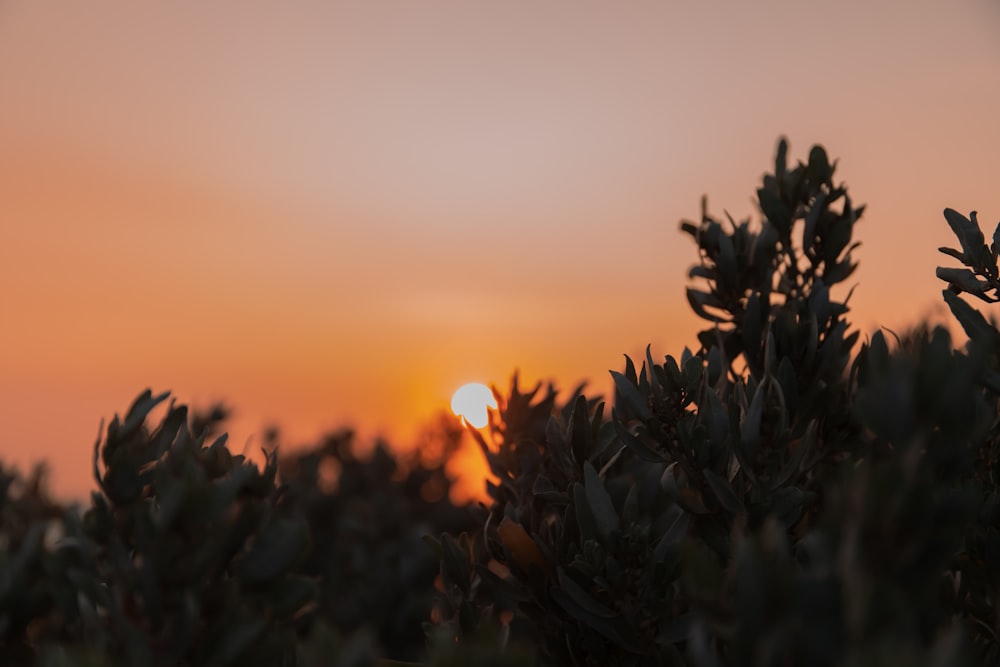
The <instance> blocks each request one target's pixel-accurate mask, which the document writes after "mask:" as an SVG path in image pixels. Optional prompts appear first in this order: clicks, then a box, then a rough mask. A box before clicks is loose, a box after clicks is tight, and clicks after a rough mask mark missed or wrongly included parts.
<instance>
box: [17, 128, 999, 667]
mask: <svg viewBox="0 0 1000 667" xmlns="http://www.w3.org/2000/svg"><path fill="white" fill-rule="evenodd" d="M835 172H836V164H835V163H832V162H831V161H830V160H829V158H828V156H827V154H826V152H825V150H824V149H823V148H822V147H819V146H815V147H813V148H812V149H811V150H810V152H809V155H808V159H807V160H806V162H804V163H803V162H800V163H797V164H795V165H794V166H790V165H789V164H788V161H787V145H786V144H785V142H784V141H782V142H781V143H780V144H779V146H778V150H777V159H776V160H775V164H774V169H773V172H772V173H770V174H766V175H765V176H764V178H763V181H762V183H761V186H760V188H759V189H758V190H757V204H758V208H759V211H760V219H759V222H756V223H755V222H754V221H752V220H751V219H746V220H744V221H742V222H739V223H737V222H736V221H734V220H733V219H732V218H729V217H728V215H727V218H728V219H727V220H726V221H725V222H722V221H720V220H718V219H716V218H715V217H713V216H712V215H710V214H709V212H708V207H707V203H705V202H704V201H703V203H702V215H701V219H700V220H699V221H698V222H689V221H684V222H682V223H681V231H682V233H684V234H686V235H688V236H690V237H691V238H692V239H693V240H694V242H695V244H696V246H697V252H698V263H697V264H696V265H695V266H693V267H692V268H691V269H690V272H689V277H690V278H691V280H692V281H693V282H692V284H691V286H689V287H688V288H687V291H686V294H687V299H688V302H689V304H690V306H691V307H692V309H693V310H694V312H695V313H697V314H698V315H699V316H700V317H701V318H702V319H704V320H705V321H706V322H707V326H706V328H705V329H703V330H702V331H700V332H698V333H697V341H698V348H697V350H696V351H691V350H688V349H685V350H684V351H683V353H681V354H680V355H678V356H676V357H675V356H672V355H668V356H665V357H663V358H660V359H657V358H655V357H654V355H653V354H652V351H651V349H649V348H647V350H646V353H645V355H644V359H642V360H641V362H640V363H639V364H638V366H637V365H636V363H635V362H633V360H632V359H629V358H628V357H626V360H625V366H624V368H623V369H621V371H612V373H611V375H612V378H613V381H614V396H613V401H612V402H611V403H610V404H609V403H608V402H605V401H603V400H602V399H601V398H599V397H588V396H587V395H586V393H585V391H584V390H585V387H583V386H581V387H578V388H577V389H576V390H575V391H574V392H572V393H571V394H570V395H569V396H568V397H566V398H565V399H561V398H560V396H559V394H558V392H557V391H556V389H555V387H553V386H551V385H549V386H547V387H545V388H544V390H543V387H542V385H540V384H539V385H537V386H535V387H534V388H533V389H531V390H527V391H525V390H523V389H522V388H521V386H520V384H519V381H518V377H517V375H515V376H514V378H513V381H512V383H511V387H510V389H509V391H508V392H505V393H501V392H499V391H497V390H494V393H495V394H496V397H497V402H498V406H499V407H498V410H497V411H496V412H495V413H493V414H491V421H490V424H489V426H488V428H487V429H485V430H484V431H479V430H475V429H471V428H470V429H469V430H468V433H469V434H470V435H471V436H472V437H473V438H475V440H476V442H477V443H478V446H479V447H480V449H481V450H482V452H483V454H484V456H485V457H486V460H487V462H488V464H489V466H490V468H491V469H492V472H493V473H494V475H495V479H496V480H497V481H496V483H492V482H491V483H489V484H488V487H487V491H488V494H489V502H488V503H487V504H486V505H484V506H482V507H481V508H480V509H481V512H480V513H479V514H478V515H476V516H474V514H473V513H472V512H470V511H469V509H470V508H467V507H457V506H455V505H452V504H451V503H450V502H449V501H448V493H449V491H450V490H451V480H450V478H449V477H448V475H447V474H446V473H445V468H444V464H445V462H446V460H447V458H448V457H449V456H451V455H452V454H453V453H454V452H455V450H456V448H457V447H458V444H459V442H460V440H461V438H462V431H461V430H460V428H459V427H458V425H457V424H456V422H454V421H448V420H444V421H442V422H441V423H440V424H439V425H438V426H437V428H436V429H434V430H433V432H432V434H431V435H429V436H428V438H427V439H425V441H424V442H423V443H422V445H423V447H422V449H421V450H418V451H417V452H415V453H413V454H409V455H408V454H401V453H399V452H398V451H395V450H392V449H391V448H389V447H388V446H387V445H385V444H384V443H378V444H376V446H375V448H374V449H373V451H372V452H370V453H369V454H368V455H367V456H363V455H362V454H360V453H359V451H358V448H357V445H356V443H355V438H354V435H353V433H351V432H349V431H343V432H338V433H334V434H331V435H330V436H328V437H327V438H325V439H324V440H323V441H322V442H321V443H320V444H319V445H317V446H315V447H312V448H309V449H305V450H298V451H294V452H287V453H285V452H284V451H283V450H282V451H283V453H282V455H281V456H280V457H279V456H278V453H277V451H278V448H277V445H278V440H279V438H278V435H277V434H276V433H275V434H272V436H271V437H270V438H269V440H268V443H267V446H266V448H265V461H264V463H263V465H262V466H258V465H255V464H253V463H251V462H250V461H248V460H247V459H245V458H244V457H243V456H238V455H234V454H232V453H231V452H230V451H229V449H228V448H227V446H226V439H225V436H224V435H220V436H218V437H216V434H217V433H219V432H221V426H222V424H223V423H224V421H225V418H226V415H227V411H226V409H225V408H224V407H222V406H215V407H213V408H211V409H210V410H208V411H205V412H203V413H200V414H195V415H189V414H188V411H187V409H186V408H185V407H184V406H180V405H177V404H175V403H170V404H166V403H165V402H166V399H167V395H166V394H162V395H158V396H154V395H153V394H152V393H151V392H150V391H147V392H145V393H144V394H142V395H140V396H139V397H138V398H137V400H136V401H135V403H134V404H133V405H132V406H131V408H130V409H129V410H128V412H127V413H126V414H125V417H124V418H119V417H115V418H114V419H113V420H112V421H111V423H110V424H109V425H108V428H107V430H106V432H104V433H103V434H102V436H101V438H100V439H99V441H98V443H97V445H96V446H95V458H94V474H95V477H96V480H97V482H98V486H99V491H98V492H95V493H94V494H93V496H92V498H91V500H90V503H89V504H88V506H87V508H86V509H85V511H82V513H81V510H80V509H78V508H73V507H71V508H65V507H61V506H59V505H58V504H57V503H55V502H53V501H52V500H51V499H50V498H49V497H48V495H47V494H46V491H45V484H44V471H43V470H37V471H35V472H34V473H33V474H32V475H31V476H29V477H28V478H24V477H23V476H21V475H20V474H19V473H17V472H16V471H13V470H8V469H5V468H0V664H10V665H21V664H24V665H36V664H37V665H47V666H51V667H63V666H65V667H71V666H85V665H92V666H94V667H108V666H110V665H120V664H129V665H132V664H150V665H227V664H236V663H239V664H241V665H250V666H252V665H302V666H304V667H312V666H317V667H318V666H319V665H342V666H344V667H355V666H361V665H376V664H380V665H392V664H405V663H400V662H398V661H401V660H406V661H420V662H422V664H426V665H436V666H440V667H448V666H451V665H467V664H477V665H478V664H482V665H498V666H501V665H502V666H508V665H509V666H514V665H608V664H613V665H692V666H697V667H715V666H722V665H731V666H733V667H739V666H743V665H746V666H748V667H749V666H751V665H753V666H758V665H786V664H809V665H819V666H823V665H830V666H834V665H876V664H886V663H891V664H905V665H927V666H928V667H930V666H936V665H942V666H943V665H962V664H968V665H972V664H996V663H998V662H1000V637H998V633H1000V614H998V612H997V608H998V605H1000V575H998V574H997V573H998V572H1000V494H998V485H997V480H998V479H1000V403H998V397H1000V331H998V330H997V327H996V325H995V324H994V322H993V321H992V320H987V318H986V317H984V316H983V315H982V314H981V313H980V312H979V311H977V310H976V309H974V308H973V307H972V306H971V305H969V304H968V303H967V302H966V301H965V300H963V299H962V298H961V296H960V295H961V294H962V293H969V294H972V295H973V296H975V297H977V298H978V299H980V300H981V301H984V302H987V303H993V302H996V301H1000V270H998V266H997V260H998V255H1000V225H998V227H997V230H996V231H995V232H994V235H993V239H992V244H990V245H987V243H986V239H985V236H984V235H983V233H982V231H981V230H980V228H979V223H978V220H977V218H976V214H975V213H974V212H973V213H972V214H971V215H970V216H969V217H965V216H963V215H961V214H959V213H957V212H955V211H952V210H951V209H946V210H945V213H944V215H945V220H946V222H947V223H948V225H949V226H950V227H951V229H952V230H953V232H954V233H955V235H956V237H957V239H958V242H959V246H960V248H961V249H953V248H942V249H941V252H943V253H944V254H946V255H948V256H949V257H952V258H954V259H956V260H958V261H959V262H961V263H962V264H963V266H964V268H945V267H942V268H938V270H937V274H938V276H939V277H940V278H941V279H942V280H944V281H945V282H947V283H948V289H946V290H945V291H944V299H945V302H946V303H947V304H948V306H949V307H950V309H951V311H952V313H953V314H954V315H955V317H956V319H957V320H958V322H959V323H960V324H961V325H962V327H963V328H964V330H965V331H966V333H967V334H968V336H969V339H970V340H969V343H968V344H967V345H966V346H965V347H964V348H962V349H956V346H955V345H953V342H952V340H951V337H950V335H949V333H948V332H947V330H945V329H943V328H940V327H937V328H931V327H930V326H928V325H926V324H924V323H920V324H918V325H917V326H915V327H914V328H913V329H911V330H910V331H907V332H903V334H902V335H901V336H897V335H896V334H895V333H893V332H891V331H888V334H889V335H888V336H887V335H886V333H883V332H882V331H877V332H875V333H873V334H872V335H870V336H868V337H866V338H865V339H864V340H863V341H862V340H861V336H860V333H859V332H858V331H856V330H854V329H853V328H852V327H851V325H850V323H849V321H848V320H847V315H848V314H849V312H850V311H849V307H848V302H849V300H850V294H851V291H847V294H846V295H843V296H841V295H840V293H839V290H841V289H842V287H843V285H842V284H843V283H844V282H845V281H846V280H848V279H849V278H850V277H851V276H852V274H853V272H854V271H855V269H856V267H857V263H856V262H855V261H854V259H853V257H852V253H853V251H854V250H855V249H856V248H857V247H858V245H859V244H858V243H856V242H852V239H853V236H854V230H855V225H856V223H857V222H858V221H859V220H860V218H861V216H862V214H863V212H864V207H863V206H855V205H854V204H853V202H852V201H851V199H850V197H849V196H848V194H847V189H846V188H845V187H844V186H843V185H842V184H839V183H837V182H836V181H835V178H834V177H835ZM852 289H853V288H852ZM156 409H165V412H164V414H163V416H162V417H161V418H160V419H159V420H158V421H156V420H153V419H150V418H149V415H150V414H151V412H152V411H154V410H156ZM428 451H434V452H436V454H432V455H429V456H428V455H426V452H428ZM421 452H423V453H421ZM409 664H413V663H409Z"/></svg>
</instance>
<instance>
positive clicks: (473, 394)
mask: <svg viewBox="0 0 1000 667" xmlns="http://www.w3.org/2000/svg"><path fill="white" fill-rule="evenodd" d="M496 407H497V400H496V398H494V397H493V392H492V391H490V388H489V387H487V386H486V385H485V384H480V383H478V382H470V383H469V384H464V385H462V386H461V387H459V388H458V389H457V390H455V393H454V394H452V396H451V411H452V412H454V413H455V414H456V415H457V416H459V417H462V418H463V419H465V421H467V422H469V423H470V424H472V425H473V426H475V427H476V428H482V427H484V426H486V425H487V424H488V423H489V414H488V412H487V410H488V409H489V408H494V409H495V408H496Z"/></svg>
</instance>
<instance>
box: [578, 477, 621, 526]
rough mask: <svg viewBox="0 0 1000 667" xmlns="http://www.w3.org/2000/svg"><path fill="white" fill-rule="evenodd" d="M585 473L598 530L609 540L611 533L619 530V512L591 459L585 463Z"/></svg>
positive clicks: (591, 509)
mask: <svg viewBox="0 0 1000 667" xmlns="http://www.w3.org/2000/svg"><path fill="white" fill-rule="evenodd" d="M583 475H584V484H585V490H586V492H587V503H588V505H589V506H590V511H591V514H592V515H593V517H594V523H595V524H596V526H597V532H598V534H599V535H600V536H601V538H602V539H604V540H607V539H609V538H610V537H611V533H613V532H614V531H616V530H618V513H617V512H616V511H615V506H614V503H612V502H611V496H610V495H608V491H607V489H605V488H604V481H603V480H602V479H601V478H600V477H599V476H598V474H597V471H596V470H594V466H592V465H590V462H589V461H588V462H586V463H584V464H583Z"/></svg>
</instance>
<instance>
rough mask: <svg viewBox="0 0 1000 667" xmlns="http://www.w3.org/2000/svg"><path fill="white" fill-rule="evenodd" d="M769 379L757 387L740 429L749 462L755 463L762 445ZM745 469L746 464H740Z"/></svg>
mask: <svg viewBox="0 0 1000 667" xmlns="http://www.w3.org/2000/svg"><path fill="white" fill-rule="evenodd" d="M767 383H768V379H767V378H765V379H764V380H762V381H761V383H760V384H759V385H758V386H757V390H756V391H755V392H754V394H753V398H751V399H750V407H749V408H747V412H746V414H745V415H744V416H743V424H742V426H741V427H740V444H741V446H742V447H743V450H744V452H745V454H746V458H747V459H748V460H749V461H753V460H754V458H755V457H756V454H757V446H758V444H759V443H760V423H761V420H762V419H763V416H764V392H765V390H766V386H767ZM740 463H741V464H742V465H743V467H744V468H746V467H747V465H746V462H743V461H741V462H740Z"/></svg>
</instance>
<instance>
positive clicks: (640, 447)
mask: <svg viewBox="0 0 1000 667" xmlns="http://www.w3.org/2000/svg"><path fill="white" fill-rule="evenodd" d="M611 420H612V422H614V425H615V433H616V434H617V435H618V439H619V440H621V442H622V443H623V444H624V445H625V446H626V447H628V448H629V449H631V450H632V452H634V453H635V455H636V456H638V457H639V458H640V459H642V460H643V461H649V462H650V463H664V462H666V461H667V458H666V457H665V456H663V455H662V454H660V453H659V452H657V451H656V450H654V449H652V448H651V447H649V446H648V445H646V443H644V442H643V441H642V440H640V439H639V438H638V437H636V436H634V435H632V434H631V433H629V431H628V429H627V428H625V425H624V424H622V422H621V419H619V417H618V413H617V410H616V409H615V408H612V409H611Z"/></svg>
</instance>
